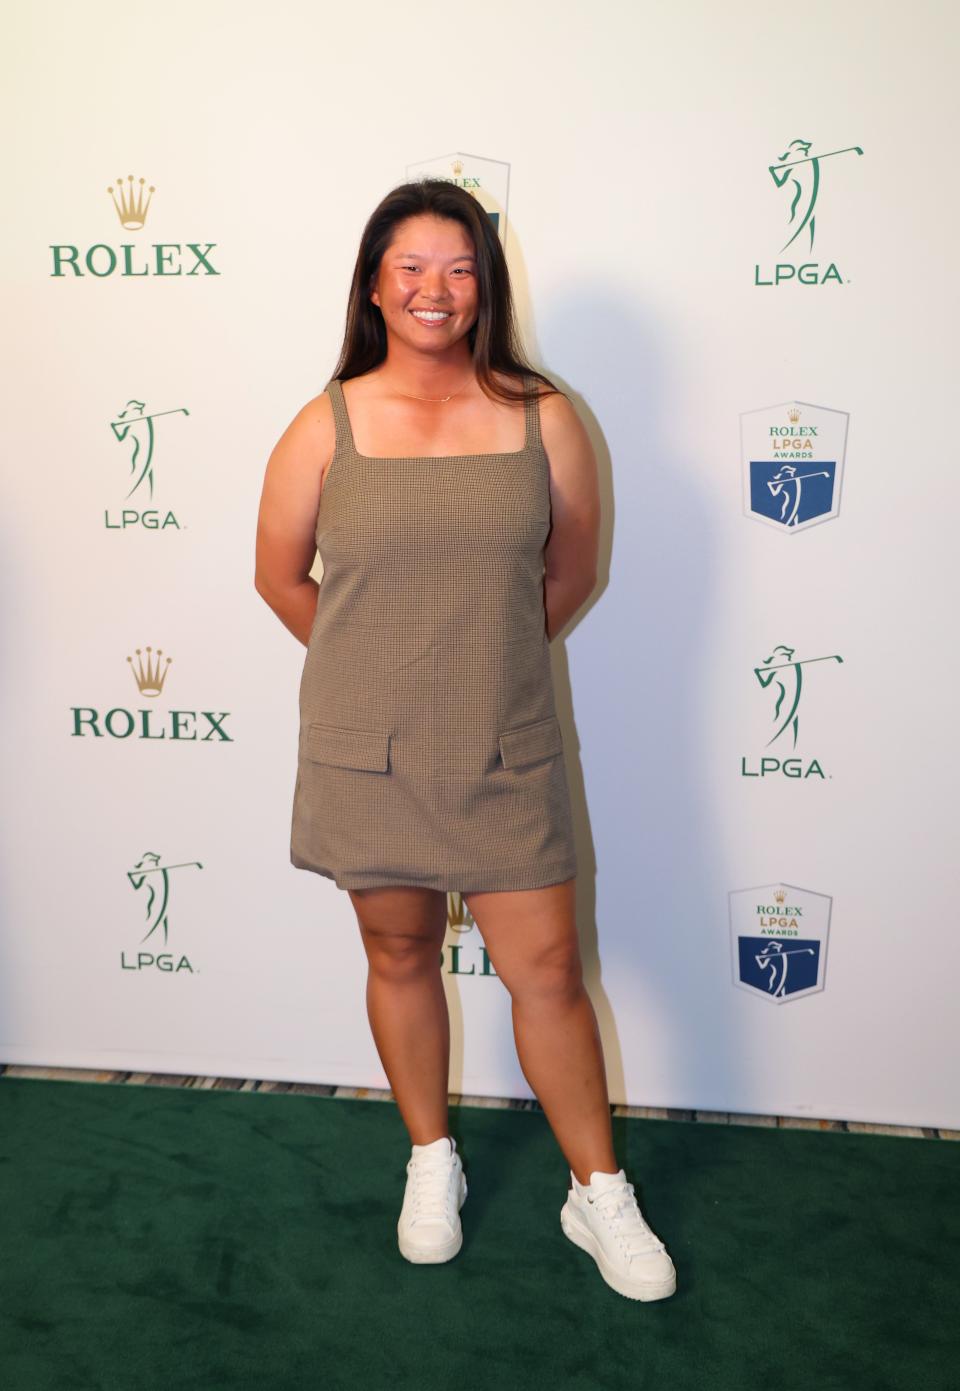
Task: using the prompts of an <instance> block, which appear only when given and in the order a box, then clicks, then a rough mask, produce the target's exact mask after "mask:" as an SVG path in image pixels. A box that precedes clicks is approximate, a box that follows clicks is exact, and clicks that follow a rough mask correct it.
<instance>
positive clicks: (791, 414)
mask: <svg viewBox="0 0 960 1391" xmlns="http://www.w3.org/2000/svg"><path fill="white" fill-rule="evenodd" d="M787 418H788V420H789V421H790V424H791V425H796V423H797V421H798V420H799V419H800V412H799V411H798V410H797V408H796V406H794V407H793V409H792V410H789V411H787Z"/></svg>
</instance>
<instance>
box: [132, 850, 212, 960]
mask: <svg viewBox="0 0 960 1391" xmlns="http://www.w3.org/2000/svg"><path fill="white" fill-rule="evenodd" d="M175 869H203V865H202V864H201V863H200V861H199V860H188V861H185V862H183V863H181V864H177V865H162V864H161V863H160V856H159V855H155V854H154V853H153V851H152V850H148V851H147V852H146V854H145V855H143V856H142V857H141V859H139V860H138V861H137V863H136V864H135V865H134V867H133V869H128V870H127V878H128V879H129V880H130V883H131V884H132V885H133V887H134V888H135V889H137V890H139V889H146V900H147V902H146V918H147V931H146V933H145V934H144V935H143V937H141V939H140V940H141V942H145V941H146V940H147V938H148V937H152V936H153V934H154V933H155V932H156V931H157V929H158V928H162V929H163V945H164V946H166V945H167V929H168V921H167V906H168V904H169V902H170V873H171V871H172V870H175Z"/></svg>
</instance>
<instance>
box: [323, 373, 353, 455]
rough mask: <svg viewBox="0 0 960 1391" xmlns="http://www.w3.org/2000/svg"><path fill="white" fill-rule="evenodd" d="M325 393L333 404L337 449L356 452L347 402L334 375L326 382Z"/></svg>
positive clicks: (341, 387)
mask: <svg viewBox="0 0 960 1391" xmlns="http://www.w3.org/2000/svg"><path fill="white" fill-rule="evenodd" d="M327 395H328V396H329V397H330V404H331V405H332V406H333V420H334V424H335V425H336V427H337V450H338V451H339V450H341V449H349V450H351V451H352V452H353V453H354V454H356V452H357V446H356V444H354V441H353V427H352V426H351V424H350V416H349V414H348V413H347V403H346V401H345V400H344V397H343V386H342V384H341V382H340V381H339V380H338V378H336V377H334V378H333V379H332V380H331V381H329V382H328V383H327Z"/></svg>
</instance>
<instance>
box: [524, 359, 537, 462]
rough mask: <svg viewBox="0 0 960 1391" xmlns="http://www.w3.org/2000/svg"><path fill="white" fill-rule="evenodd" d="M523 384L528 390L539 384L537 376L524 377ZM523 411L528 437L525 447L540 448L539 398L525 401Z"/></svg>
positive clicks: (525, 440)
mask: <svg viewBox="0 0 960 1391" xmlns="http://www.w3.org/2000/svg"><path fill="white" fill-rule="evenodd" d="M523 384H524V386H525V387H526V388H527V390H528V391H529V390H530V389H531V388H536V387H538V385H539V383H538V382H537V380H536V378H535V377H524V378H523ZM523 411H524V420H525V428H526V438H525V439H524V442H523V447H524V449H534V448H536V449H539V448H540V444H541V439H540V402H539V400H536V401H525V402H524V404H523Z"/></svg>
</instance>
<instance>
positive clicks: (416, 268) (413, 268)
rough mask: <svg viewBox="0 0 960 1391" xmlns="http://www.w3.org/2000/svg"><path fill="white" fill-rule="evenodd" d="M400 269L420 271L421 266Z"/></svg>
mask: <svg viewBox="0 0 960 1391" xmlns="http://www.w3.org/2000/svg"><path fill="white" fill-rule="evenodd" d="M400 269H401V270H419V269H420V267H419V266H401V267H400Z"/></svg>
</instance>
